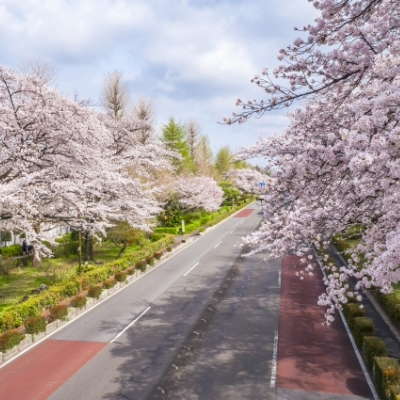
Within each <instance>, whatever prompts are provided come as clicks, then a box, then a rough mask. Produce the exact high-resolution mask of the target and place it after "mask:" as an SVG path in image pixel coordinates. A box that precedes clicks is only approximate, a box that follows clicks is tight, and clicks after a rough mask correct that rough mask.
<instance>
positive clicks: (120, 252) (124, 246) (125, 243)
mask: <svg viewBox="0 0 400 400" xmlns="http://www.w3.org/2000/svg"><path fill="white" fill-rule="evenodd" d="M127 245H128V243H127V242H124V245H123V247H122V249H121V250H120V251H119V253H118V256H117V259H118V258H120V256H121V254H122V253H123V252H124V251H125V250H126V246H127Z"/></svg>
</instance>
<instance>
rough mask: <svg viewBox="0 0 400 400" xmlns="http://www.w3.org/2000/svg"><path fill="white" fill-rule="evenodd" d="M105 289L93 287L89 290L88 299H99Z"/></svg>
mask: <svg viewBox="0 0 400 400" xmlns="http://www.w3.org/2000/svg"><path fill="white" fill-rule="evenodd" d="M102 291H103V289H102V288H101V286H97V285H96V286H91V287H90V288H89V290H88V297H92V298H93V299H98V298H99V297H100V296H101V293H102Z"/></svg>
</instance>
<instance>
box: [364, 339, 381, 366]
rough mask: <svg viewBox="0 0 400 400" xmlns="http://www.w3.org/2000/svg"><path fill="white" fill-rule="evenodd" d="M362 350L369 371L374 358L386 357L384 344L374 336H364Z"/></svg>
mask: <svg viewBox="0 0 400 400" xmlns="http://www.w3.org/2000/svg"><path fill="white" fill-rule="evenodd" d="M362 350H363V356H364V360H365V363H366V364H367V367H368V368H369V369H371V370H372V367H373V365H374V357H386V356H387V350H386V346H385V343H383V341H382V340H381V339H380V338H378V337H376V336H364V339H363V347H362Z"/></svg>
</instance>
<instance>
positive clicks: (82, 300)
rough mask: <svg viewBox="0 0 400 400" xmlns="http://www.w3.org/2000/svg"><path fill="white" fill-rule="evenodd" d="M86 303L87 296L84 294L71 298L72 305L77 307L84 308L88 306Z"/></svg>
mask: <svg viewBox="0 0 400 400" xmlns="http://www.w3.org/2000/svg"><path fill="white" fill-rule="evenodd" d="M86 303H87V297H86V296H83V295H78V296H75V297H74V298H73V299H72V300H71V306H72V307H75V308H83V307H85V306H86Z"/></svg>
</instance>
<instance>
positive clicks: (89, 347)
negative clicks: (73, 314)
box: [0, 339, 107, 400]
mask: <svg viewBox="0 0 400 400" xmlns="http://www.w3.org/2000/svg"><path fill="white" fill-rule="evenodd" d="M106 345H107V343H93V342H73V341H61V340H50V339H49V340H46V341H44V342H42V343H41V344H40V345H38V346H36V347H34V348H33V349H32V350H30V351H29V352H27V353H26V354H24V355H23V356H21V357H19V358H17V359H16V360H15V361H13V362H12V363H10V364H8V365H6V366H5V367H3V368H1V369H0V399H1V400H45V399H47V398H48V397H49V396H50V395H51V394H52V393H53V392H54V391H55V390H56V389H57V388H59V387H60V386H61V385H62V384H63V383H64V382H66V381H67V380H68V379H69V378H70V377H71V376H72V375H74V374H75V373H76V372H77V371H78V370H79V369H80V368H81V367H83V366H84V365H85V364H86V363H87V362H88V361H89V360H90V359H91V358H92V357H94V356H95V355H96V354H97V353H98V352H99V351H100V350H101V349H102V348H104V347H105V346H106Z"/></svg>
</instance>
